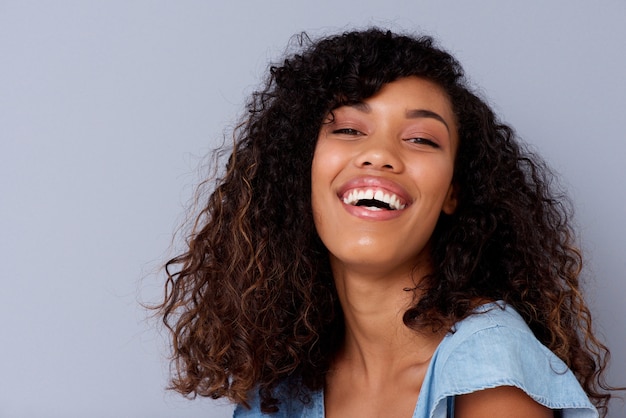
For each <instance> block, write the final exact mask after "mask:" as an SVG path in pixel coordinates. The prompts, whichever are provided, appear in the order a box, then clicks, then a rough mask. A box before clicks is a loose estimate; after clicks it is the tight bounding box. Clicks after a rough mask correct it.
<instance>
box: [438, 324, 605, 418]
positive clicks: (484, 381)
mask: <svg viewBox="0 0 626 418" xmlns="http://www.w3.org/2000/svg"><path fill="white" fill-rule="evenodd" d="M442 354H443V353H442ZM440 360H442V362H441V363H440V364H439V365H438V366H439V367H437V368H438V369H439V370H437V372H438V373H436V374H437V375H438V379H437V380H439V382H438V383H439V384H438V385H437V386H438V388H440V389H441V392H440V394H439V395H440V396H443V397H448V396H454V395H460V394H465V393H471V392H475V391H479V390H482V389H489V388H494V387H498V386H515V387H517V388H519V389H521V390H523V391H524V392H526V394H528V395H529V396H530V397H531V398H533V399H534V400H535V401H536V402H538V403H540V404H542V405H544V406H546V407H548V408H551V409H555V410H562V411H563V417H564V418H587V417H589V418H595V417H597V416H598V414H597V411H596V409H595V408H594V406H593V405H592V404H591V402H590V401H589V398H588V397H587V395H586V394H585V392H584V391H583V389H582V387H581V386H580V384H579V383H578V380H577V379H576V377H575V376H574V374H573V373H572V372H571V371H570V370H569V368H568V367H567V366H566V365H565V363H563V361H561V360H560V359H559V358H558V357H557V356H556V355H554V353H552V352H551V351H550V350H549V349H548V348H547V347H545V346H543V345H542V344H541V343H540V342H539V341H538V340H537V339H536V338H535V336H534V335H533V334H532V332H531V331H530V330H529V329H523V327H522V328H520V327H518V326H512V327H511V326H502V325H498V324H494V325H492V326H489V327H486V328H482V329H478V330H475V332H472V333H471V334H469V335H467V336H466V337H465V338H461V339H460V340H459V341H457V342H456V344H454V346H452V347H450V351H449V352H448V353H447V355H446V356H444V358H441V359H440Z"/></svg>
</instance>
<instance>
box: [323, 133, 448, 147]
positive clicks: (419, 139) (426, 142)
mask: <svg viewBox="0 0 626 418" xmlns="http://www.w3.org/2000/svg"><path fill="white" fill-rule="evenodd" d="M332 133H333V134H336V135H348V136H358V135H363V133H362V132H360V131H358V130H357V129H354V128H341V129H335V130H334V131H332ZM405 141H406V142H410V143H412V144H417V145H427V146H430V147H433V148H439V144H437V143H436V142H434V141H432V140H430V139H428V138H424V137H414V138H407V139H405Z"/></svg>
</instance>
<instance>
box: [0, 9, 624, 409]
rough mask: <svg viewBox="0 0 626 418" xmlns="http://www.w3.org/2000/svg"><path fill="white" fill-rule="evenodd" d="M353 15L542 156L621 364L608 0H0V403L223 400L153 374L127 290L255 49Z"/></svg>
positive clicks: (150, 332)
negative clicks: (482, 100)
mask: <svg viewBox="0 0 626 418" xmlns="http://www.w3.org/2000/svg"><path fill="white" fill-rule="evenodd" d="M370 24H377V25H380V26H386V27H390V28H394V29H399V30H411V31H423V32H426V33H430V34H432V35H435V36H436V37H437V38H439V39H440V41H441V43H442V44H443V45H444V46H445V47H446V48H448V49H449V50H451V51H452V52H453V53H454V54H456V56H457V57H458V58H459V59H460V60H461V62H462V63H464V65H465V68H466V70H467V72H468V74H469V75H470V77H471V79H472V80H473V82H474V83H475V84H476V85H477V86H480V88H481V90H482V91H484V92H485V95H486V96H487V97H489V99H490V101H491V102H492V103H493V105H494V107H495V108H496V109H497V111H498V112H499V114H500V115H501V116H502V117H503V118H504V119H505V120H506V121H508V122H509V123H511V124H512V125H513V126H515V127H516V129H517V131H518V132H519V134H520V135H521V136H522V137H523V138H524V139H526V140H527V141H528V142H530V143H532V144H533V146H534V147H535V148H537V149H538V150H539V151H540V152H541V153H542V154H543V155H544V156H545V157H546V158H547V159H548V160H549V161H550V163H551V164H552V166H553V167H554V168H555V169H556V170H557V171H558V172H560V173H561V175H562V179H563V183H564V185H565V186H566V187H567V188H568V190H569V193H570V195H571V196H572V198H573V200H574V202H575V207H576V220H577V222H578V224H579V226H580V228H579V230H580V236H581V243H582V246H583V247H584V250H585V253H586V255H587V260H588V262H587V266H586V270H585V271H586V275H587V277H589V281H588V284H587V288H588V296H589V301H590V303H591V306H592V308H593V313H594V314H595V319H596V322H595V325H596V328H597V330H598V331H599V333H600V334H601V335H603V338H604V339H605V341H606V342H607V343H608V345H609V347H610V348H611V350H612V352H613V361H612V367H611V369H610V374H609V377H610V380H611V382H613V383H615V384H619V383H621V384H624V383H626V378H625V376H626V352H625V351H626V350H624V347H626V335H625V332H624V331H625V330H626V315H625V313H626V307H625V305H626V301H625V298H624V294H625V287H626V285H625V284H624V267H625V264H626V263H625V261H624V260H625V259H626V256H625V254H626V222H624V212H625V211H624V205H625V204H626V187H625V186H624V179H625V178H626V169H625V167H624V163H623V161H624V158H625V157H626V135H625V134H624V132H625V124H624V123H625V122H624V117H625V114H626V82H625V81H624V77H625V74H626V68H625V67H626V1H624V0H613V1H604V2H591V1H589V2H583V1H565V0H562V1H467V2H465V1H457V2H453V1H436V2H435V1H432V2H426V1H418V0H412V1H403V0H386V1H379V0H360V1H328V0H323V1H315V2H313V1H310V2H306V3H304V2H302V3H299V2H295V1H289V2H288V1H282V2H279V1H248V2H244V1H233V2H229V3H228V4H226V2H220V3H219V4H218V3H217V2H210V1H156V0H152V1H148V0H144V1H133V0H119V1H113V0H109V1H87V0H84V1H39V2H34V1H28V0H21V1H17V0H16V1H8V0H0V60H1V61H0V203H1V206H0V237H1V240H0V265H1V266H2V272H1V273H0V274H1V276H0V277H1V279H0V280H1V284H2V286H1V287H0V318H2V320H3V321H4V322H3V326H2V336H1V337H0V417H11V418H13V417H86V416H89V417H222V416H224V417H225V416H229V414H230V407H229V406H224V405H223V404H222V406H220V404H216V403H215V402H210V401H207V400H196V401H193V402H192V401H187V400H184V399H182V398H180V397H179V396H176V395H173V394H168V393H166V391H164V386H165V385H166V382H167V380H166V376H167V362H166V361H165V359H164V357H165V355H166V353H167V350H166V341H165V334H164V333H159V332H157V331H155V328H156V325H155V323H154V322H153V321H150V320H146V312H145V311H144V310H143V309H141V308H140V306H139V304H138V301H140V300H143V301H155V300H158V297H159V296H160V295H161V284H160V283H161V281H162V276H161V275H159V274H158V273H157V268H158V265H159V263H160V262H161V261H162V260H163V259H164V258H165V257H167V256H168V255H170V254H171V251H170V250H168V248H169V246H170V244H171V240H172V238H171V237H172V234H173V232H174V230H175V228H176V227H177V225H179V223H180V222H181V221H182V219H183V213H184V207H185V205H186V204H187V202H188V201H189V199H190V198H191V196H192V193H193V186H194V185H195V184H196V183H197V182H198V181H199V179H200V178H201V174H199V173H200V172H199V171H198V170H197V167H198V165H199V164H201V163H202V161H203V156H204V155H206V154H207V152H208V151H209V150H210V149H211V148H213V147H214V146H216V145H217V144H218V143H219V142H220V141H221V139H222V137H223V133H224V132H226V131H227V128H228V127H229V126H232V124H233V123H234V122H235V120H236V119H237V117H238V115H239V114H240V113H241V109H242V106H243V103H244V101H245V98H246V97H247V95H248V94H249V93H250V92H251V91H252V90H253V89H254V88H255V86H258V85H259V82H260V79H261V75H262V74H263V73H264V71H265V69H266V67H267V63H268V62H269V61H270V59H276V58H278V57H279V56H280V55H281V53H282V51H283V50H284V48H285V46H286V44H287V41H288V40H289V38H290V37H291V35H293V34H294V33H298V32H300V31H302V30H307V31H309V32H310V33H311V34H312V35H313V36H315V35H319V34H322V33H327V32H336V31H338V30H342V29H348V28H353V27H364V26H366V25H370ZM624 416H626V409H624V406H623V404H622V403H620V402H616V403H614V410H613V412H612V414H611V417H613V418H618V417H624Z"/></svg>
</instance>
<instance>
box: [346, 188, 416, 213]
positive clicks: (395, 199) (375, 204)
mask: <svg viewBox="0 0 626 418" xmlns="http://www.w3.org/2000/svg"><path fill="white" fill-rule="evenodd" d="M342 200H343V203H345V204H346V205H351V206H362V207H365V208H366V209H368V210H373V211H377V210H402V209H404V208H405V207H406V202H404V201H403V200H402V198H401V197H400V196H398V195H396V194H394V193H391V192H387V191H382V190H380V189H352V190H350V191H348V192H347V193H345V194H344V195H343V197H342Z"/></svg>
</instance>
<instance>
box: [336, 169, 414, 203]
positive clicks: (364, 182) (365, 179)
mask: <svg viewBox="0 0 626 418" xmlns="http://www.w3.org/2000/svg"><path fill="white" fill-rule="evenodd" d="M353 189H374V190H382V191H383V192H385V193H390V194H394V195H396V196H397V197H398V199H399V201H400V203H401V204H402V205H405V206H408V205H410V204H411V203H412V198H411V196H410V195H409V193H408V192H407V191H406V190H405V189H404V187H402V186H401V185H399V184H398V183H396V182H394V181H392V180H389V179H386V178H384V177H376V176H362V177H355V178H353V179H351V180H348V181H347V182H346V183H344V184H343V185H341V187H340V188H339V190H338V192H337V196H338V197H339V199H340V200H343V198H344V196H346V194H348V193H349V192H350V191H351V190H353Z"/></svg>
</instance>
